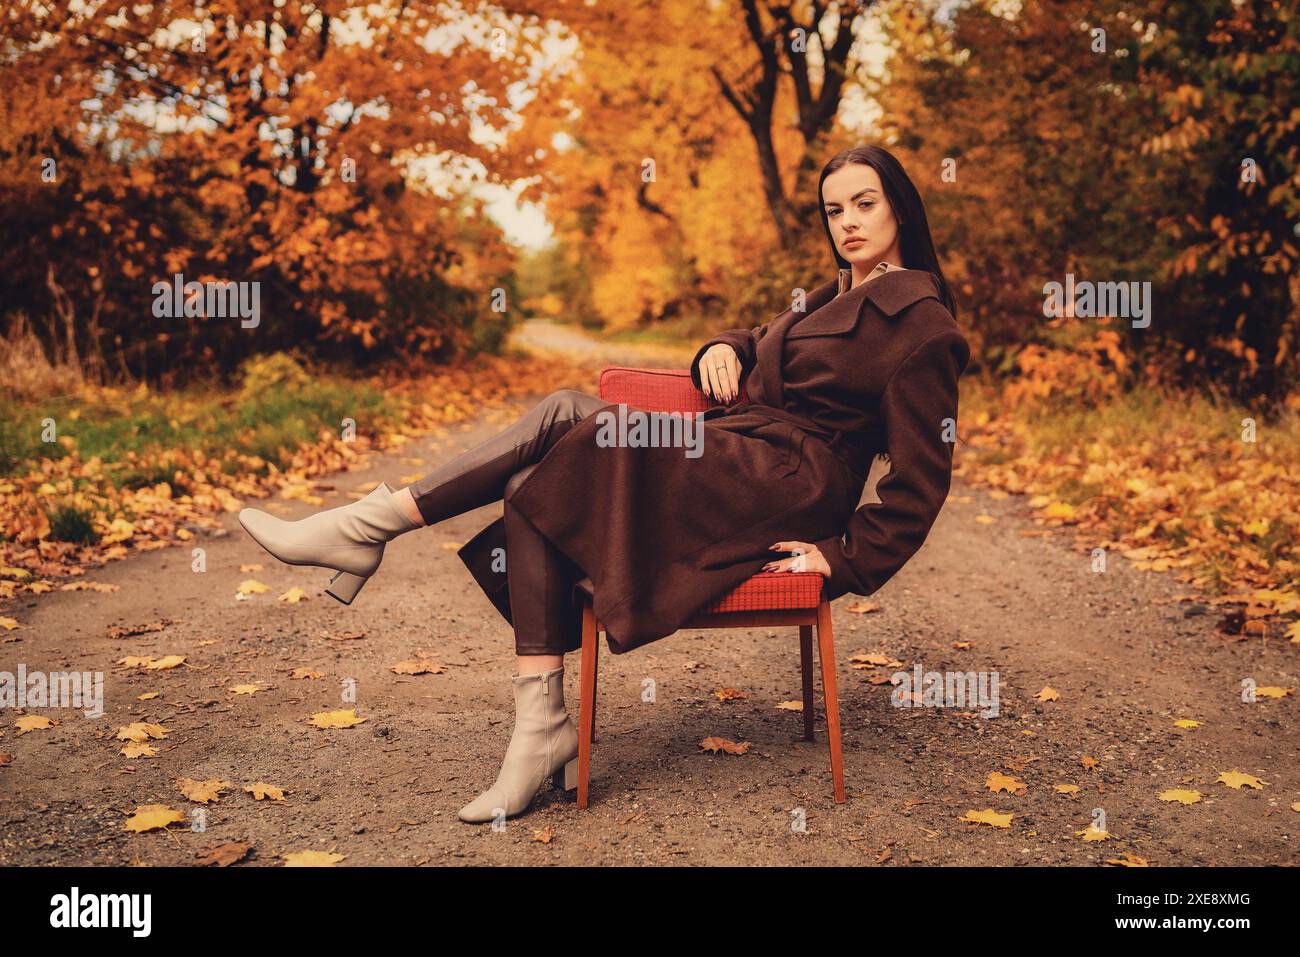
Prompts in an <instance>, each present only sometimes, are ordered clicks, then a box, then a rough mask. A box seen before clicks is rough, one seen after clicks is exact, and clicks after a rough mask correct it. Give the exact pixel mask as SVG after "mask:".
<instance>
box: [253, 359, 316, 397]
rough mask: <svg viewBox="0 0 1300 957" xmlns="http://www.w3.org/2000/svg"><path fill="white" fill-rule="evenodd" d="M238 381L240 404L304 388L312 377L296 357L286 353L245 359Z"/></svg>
mask: <svg viewBox="0 0 1300 957" xmlns="http://www.w3.org/2000/svg"><path fill="white" fill-rule="evenodd" d="M239 378H240V389H239V399H240V401H241V402H247V401H248V400H249V399H258V398H263V397H265V396H267V395H269V394H273V393H281V392H284V391H286V390H296V389H301V388H305V387H306V386H308V385H310V384H311V381H312V377H311V374H310V373H308V372H307V370H306V369H304V368H303V367H302V366H301V365H300V364H299V363H298V361H297V360H296V359H294V358H293V356H290V355H289V354H288V353H284V352H274V353H272V354H271V355H267V356H251V357H249V358H248V359H245V360H244V361H243V362H242V363H240V366H239Z"/></svg>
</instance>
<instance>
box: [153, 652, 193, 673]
mask: <svg viewBox="0 0 1300 957" xmlns="http://www.w3.org/2000/svg"><path fill="white" fill-rule="evenodd" d="M183 664H185V656H184V655H164V656H163V657H161V658H159V659H157V660H156V661H155V660H153V659H150V660H149V661H148V662H146V663H145V666H144V667H145V669H146V670H148V671H170V670H171V669H172V668H179V667H180V666H181V665H183Z"/></svg>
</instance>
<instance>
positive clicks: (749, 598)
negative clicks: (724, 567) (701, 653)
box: [577, 572, 825, 615]
mask: <svg viewBox="0 0 1300 957" xmlns="http://www.w3.org/2000/svg"><path fill="white" fill-rule="evenodd" d="M824 581H825V579H824V578H822V576H821V575H819V574H818V573H816V572H760V573H759V574H757V575H754V576H753V577H752V578H748V579H746V580H745V581H743V582H741V583H740V584H739V585H737V586H736V587H735V588H733V589H732V590H731V591H729V592H728V593H727V594H725V595H723V596H722V597H721V598H719V599H717V600H716V601H714V602H713V603H711V604H709V605H706V606H705V607H703V608H701V609H700V610H699V612H697V614H701V615H713V614H721V613H724V612H729V611H777V610H780V609H787V608H816V607H817V605H818V604H819V603H820V602H821V595H822V583H823V582H824ZM577 587H578V588H580V589H582V590H583V591H584V592H586V594H587V596H588V597H589V598H590V597H592V596H594V594H595V589H594V586H593V585H592V582H591V579H590V578H584V579H582V580H581V581H580V582H578V583H577Z"/></svg>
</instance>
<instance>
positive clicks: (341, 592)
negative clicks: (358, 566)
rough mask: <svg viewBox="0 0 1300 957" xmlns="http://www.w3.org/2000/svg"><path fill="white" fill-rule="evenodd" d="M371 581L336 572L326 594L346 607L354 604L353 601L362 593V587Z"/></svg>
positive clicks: (358, 576)
mask: <svg viewBox="0 0 1300 957" xmlns="http://www.w3.org/2000/svg"><path fill="white" fill-rule="evenodd" d="M368 581H370V579H369V578H362V577H361V576H360V575H352V574H349V573H348V572H336V573H335V575H334V577H333V578H331V579H330V585H329V588H326V589H325V594H327V595H329V596H330V597H331V598H336V599H338V600H339V601H341V602H343V604H345V605H350V604H352V600H353V599H354V598H356V597H357V594H358V592H360V591H361V586H362V585H364V584H365V583H366V582H368Z"/></svg>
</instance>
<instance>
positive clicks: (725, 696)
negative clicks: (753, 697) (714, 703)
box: [713, 688, 749, 701]
mask: <svg viewBox="0 0 1300 957" xmlns="http://www.w3.org/2000/svg"><path fill="white" fill-rule="evenodd" d="M713 697H715V698H717V699H718V700H719V701H739V700H741V699H742V698H748V697H749V695H748V694H747V693H746V692H744V691H741V690H740V689H739V688H719V689H718V690H717V691H715V692H713Z"/></svg>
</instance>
